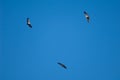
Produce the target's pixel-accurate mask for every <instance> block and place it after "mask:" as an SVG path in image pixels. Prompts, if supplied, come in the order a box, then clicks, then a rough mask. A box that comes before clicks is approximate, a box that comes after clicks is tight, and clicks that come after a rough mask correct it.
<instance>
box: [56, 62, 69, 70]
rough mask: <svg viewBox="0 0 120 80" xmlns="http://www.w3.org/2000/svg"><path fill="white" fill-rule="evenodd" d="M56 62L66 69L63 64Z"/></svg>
mask: <svg viewBox="0 0 120 80" xmlns="http://www.w3.org/2000/svg"><path fill="white" fill-rule="evenodd" d="M58 64H59V65H60V66H62V67H63V68H65V69H67V67H66V66H65V65H64V64H62V63H59V62H58Z"/></svg>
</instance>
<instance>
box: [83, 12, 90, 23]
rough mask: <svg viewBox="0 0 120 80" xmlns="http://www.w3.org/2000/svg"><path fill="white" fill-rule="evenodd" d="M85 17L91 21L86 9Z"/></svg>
mask: <svg viewBox="0 0 120 80" xmlns="http://www.w3.org/2000/svg"><path fill="white" fill-rule="evenodd" d="M84 15H85V18H86V19H87V22H88V23H89V22H90V17H89V15H88V13H87V12H86V11H84Z"/></svg>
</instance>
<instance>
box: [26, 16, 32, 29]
mask: <svg viewBox="0 0 120 80" xmlns="http://www.w3.org/2000/svg"><path fill="white" fill-rule="evenodd" d="M27 25H28V26H29V27H30V28H32V25H31V23H30V19H29V18H27Z"/></svg>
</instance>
